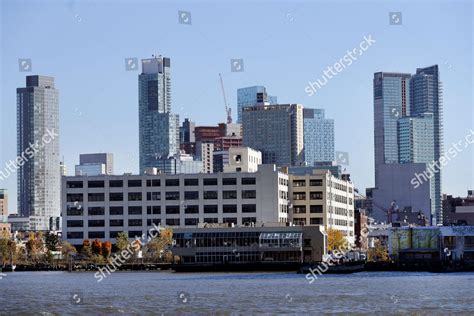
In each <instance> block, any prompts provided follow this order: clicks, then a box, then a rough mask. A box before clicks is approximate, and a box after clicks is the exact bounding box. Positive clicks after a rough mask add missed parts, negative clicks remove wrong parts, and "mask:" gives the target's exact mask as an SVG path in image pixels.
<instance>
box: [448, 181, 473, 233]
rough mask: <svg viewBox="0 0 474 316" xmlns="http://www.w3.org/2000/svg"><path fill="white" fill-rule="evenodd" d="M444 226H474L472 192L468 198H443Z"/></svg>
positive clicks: (450, 196)
mask: <svg viewBox="0 0 474 316" xmlns="http://www.w3.org/2000/svg"><path fill="white" fill-rule="evenodd" d="M443 225H445V226H452V225H456V226H458V225H472V226H474V195H473V194H472V190H469V191H468V192H467V196H466V197H457V198H456V197H453V196H452V195H444V196H443Z"/></svg>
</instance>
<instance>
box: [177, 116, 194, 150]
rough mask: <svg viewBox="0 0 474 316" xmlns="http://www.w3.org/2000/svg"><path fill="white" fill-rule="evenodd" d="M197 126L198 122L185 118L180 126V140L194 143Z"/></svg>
mask: <svg viewBox="0 0 474 316" xmlns="http://www.w3.org/2000/svg"><path fill="white" fill-rule="evenodd" d="M195 127H196V123H194V122H192V121H190V120H189V119H188V118H187V119H184V122H183V124H182V125H181V127H180V128H179V142H180V143H181V144H183V143H194V142H195V137H194V128H195Z"/></svg>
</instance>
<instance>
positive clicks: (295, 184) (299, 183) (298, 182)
mask: <svg viewBox="0 0 474 316" xmlns="http://www.w3.org/2000/svg"><path fill="white" fill-rule="evenodd" d="M304 186H306V180H293V187H304Z"/></svg>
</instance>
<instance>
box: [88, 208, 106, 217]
mask: <svg viewBox="0 0 474 316" xmlns="http://www.w3.org/2000/svg"><path fill="white" fill-rule="evenodd" d="M87 213H88V214H89V216H102V215H104V214H105V208H103V207H89V209H88V211H87Z"/></svg>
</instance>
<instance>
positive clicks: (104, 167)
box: [75, 153, 114, 176]
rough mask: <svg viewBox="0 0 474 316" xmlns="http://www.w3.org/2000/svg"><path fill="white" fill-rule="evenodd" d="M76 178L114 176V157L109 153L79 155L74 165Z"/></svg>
mask: <svg viewBox="0 0 474 316" xmlns="http://www.w3.org/2000/svg"><path fill="white" fill-rule="evenodd" d="M75 174H76V176H99V175H105V174H107V175H112V174H114V155H113V154H111V153H96V154H81V155H79V164H78V165H76V173H75Z"/></svg>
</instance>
